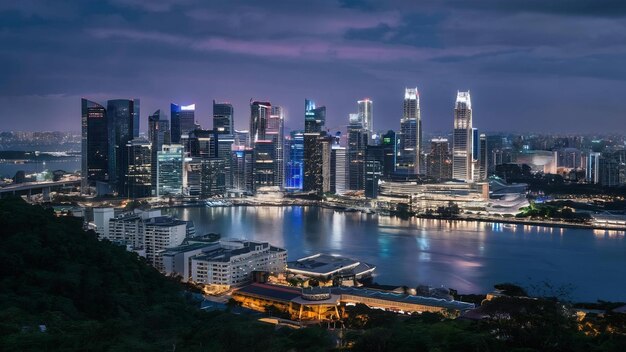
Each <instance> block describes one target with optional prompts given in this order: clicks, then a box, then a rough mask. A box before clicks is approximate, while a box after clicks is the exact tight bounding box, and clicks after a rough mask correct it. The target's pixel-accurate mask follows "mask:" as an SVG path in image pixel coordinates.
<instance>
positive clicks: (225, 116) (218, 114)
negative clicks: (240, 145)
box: [213, 100, 235, 134]
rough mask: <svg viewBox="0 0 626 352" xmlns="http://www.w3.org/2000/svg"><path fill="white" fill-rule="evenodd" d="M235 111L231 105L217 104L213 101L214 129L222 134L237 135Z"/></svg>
mask: <svg viewBox="0 0 626 352" xmlns="http://www.w3.org/2000/svg"><path fill="white" fill-rule="evenodd" d="M234 123H235V122H234V109H233V105H232V104H230V103H216V102H215V100H213V129H214V130H215V131H217V133H220V134H233V133H235V127H234Z"/></svg>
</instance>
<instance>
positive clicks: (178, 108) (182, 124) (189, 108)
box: [170, 104, 196, 144]
mask: <svg viewBox="0 0 626 352" xmlns="http://www.w3.org/2000/svg"><path fill="white" fill-rule="evenodd" d="M170 112H171V114H170V119H171V129H172V131H171V135H172V137H171V138H172V143H174V144H178V143H180V136H182V135H183V134H188V133H189V132H191V131H193V130H194V129H195V128H196V117H195V116H196V104H191V105H177V104H171V105H170Z"/></svg>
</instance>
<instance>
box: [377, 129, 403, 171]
mask: <svg viewBox="0 0 626 352" xmlns="http://www.w3.org/2000/svg"><path fill="white" fill-rule="evenodd" d="M379 147H380V148H381V149H382V151H383V154H384V155H383V160H382V163H381V167H382V174H383V176H384V177H391V176H392V175H393V174H395V172H396V164H397V155H398V139H397V135H396V132H394V131H392V130H389V131H387V133H385V134H383V135H382V136H381V138H380V144H379Z"/></svg>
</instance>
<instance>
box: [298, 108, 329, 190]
mask: <svg viewBox="0 0 626 352" xmlns="http://www.w3.org/2000/svg"><path fill="white" fill-rule="evenodd" d="M325 123H326V107H325V106H320V107H316V106H315V102H314V101H312V100H309V99H305V100H304V177H303V184H302V189H303V191H305V192H316V193H322V192H324V185H325V184H327V185H328V190H330V180H325V179H324V175H325V172H324V171H325V170H324V168H323V163H324V161H325V160H327V161H328V163H327V164H328V166H330V145H329V146H328V148H325V145H324V143H325V141H324V138H326V137H325V135H326V132H325V131H324V125H325ZM325 150H327V151H328V153H329V155H328V157H326V155H325V154H324V152H325ZM328 175H330V170H328Z"/></svg>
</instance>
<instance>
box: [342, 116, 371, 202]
mask: <svg viewBox="0 0 626 352" xmlns="http://www.w3.org/2000/svg"><path fill="white" fill-rule="evenodd" d="M355 115H356V114H350V124H349V125H348V148H347V153H348V189H350V190H354V191H359V190H364V189H365V148H366V146H367V142H368V139H369V138H368V132H367V130H366V129H364V128H363V125H362V124H361V122H360V121H359V119H358V115H357V116H355Z"/></svg>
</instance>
